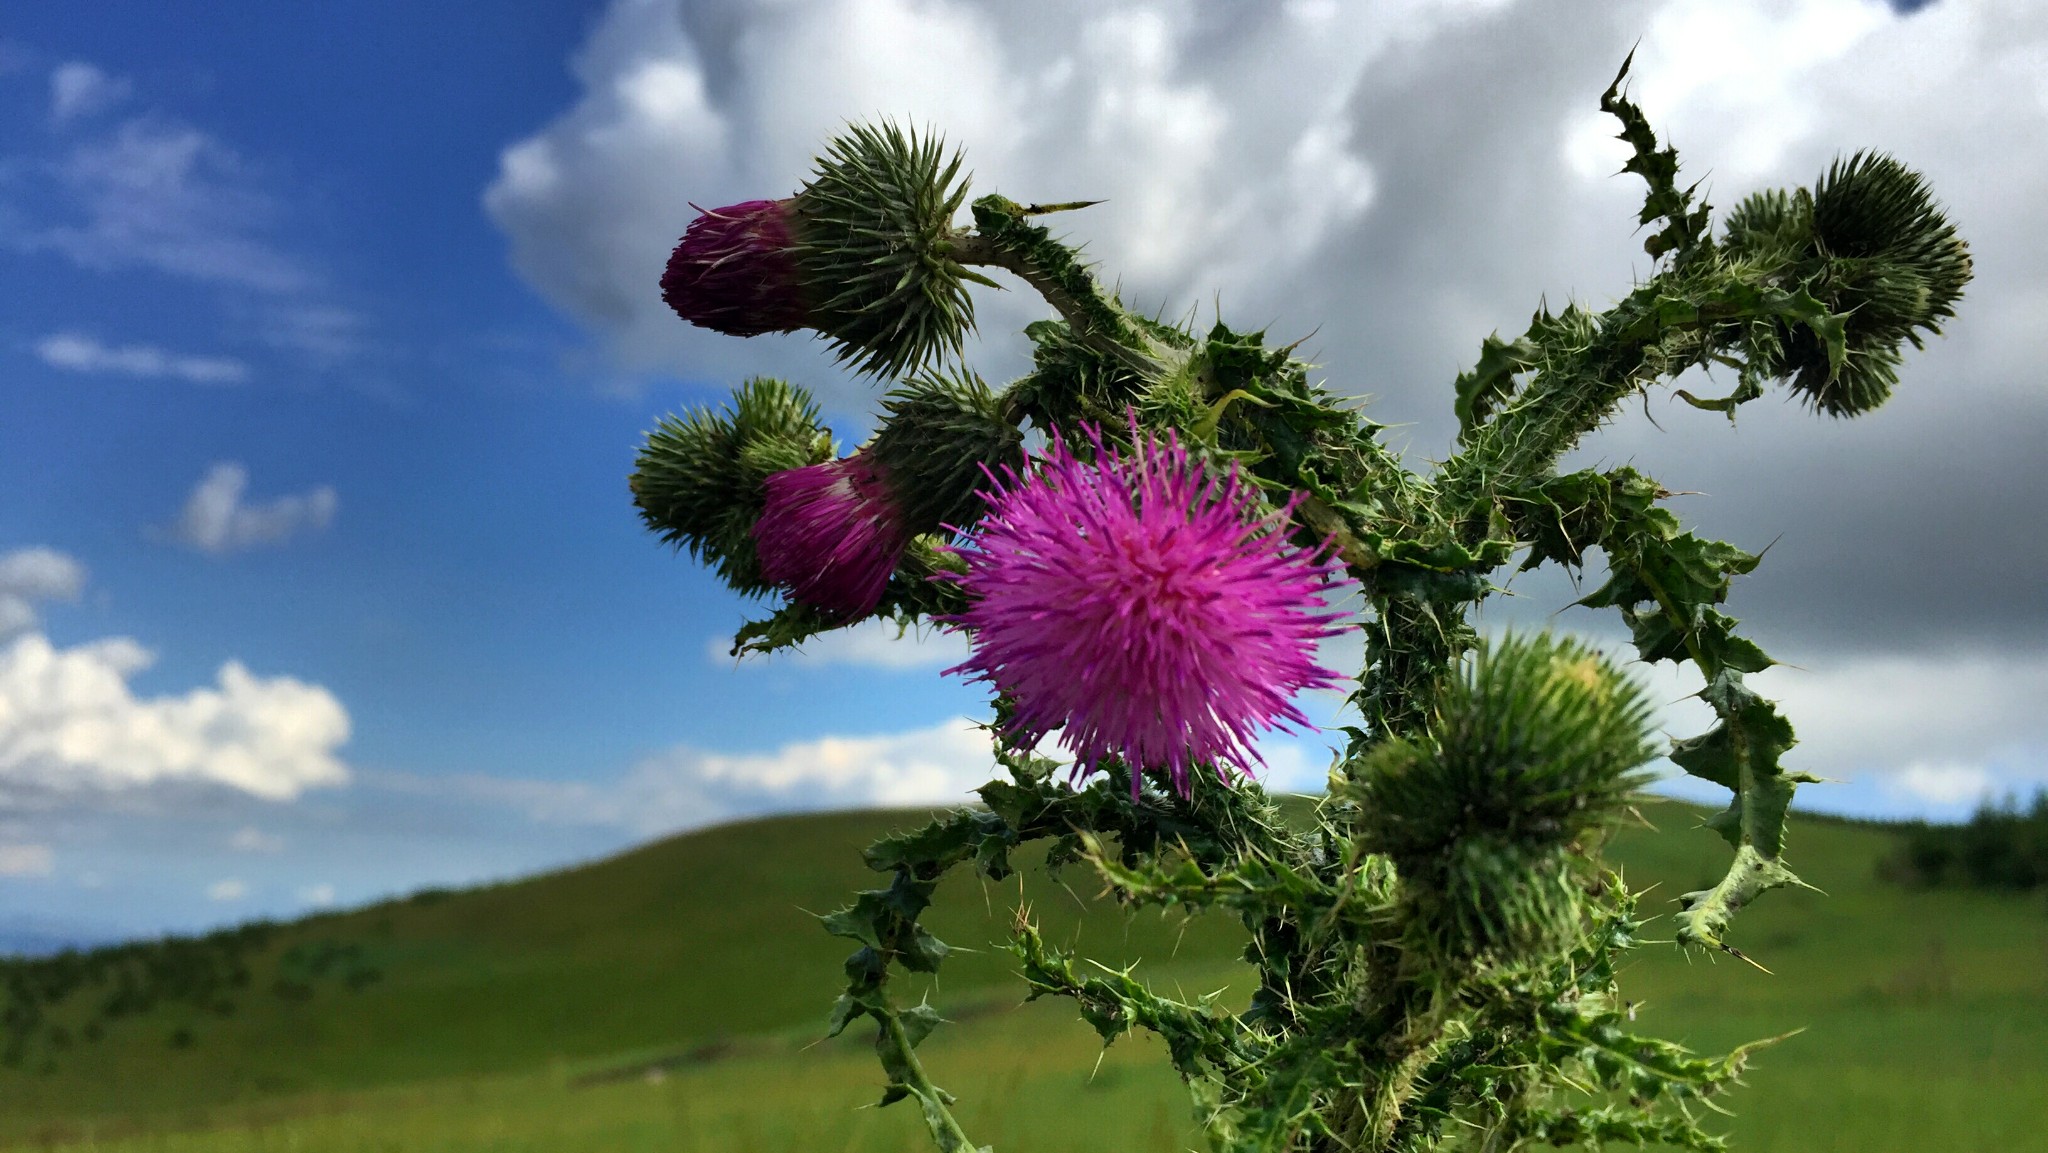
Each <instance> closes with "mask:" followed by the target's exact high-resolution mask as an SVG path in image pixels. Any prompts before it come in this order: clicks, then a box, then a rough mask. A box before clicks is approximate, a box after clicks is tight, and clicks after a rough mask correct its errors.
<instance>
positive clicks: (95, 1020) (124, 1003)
mask: <svg viewBox="0 0 2048 1153" xmlns="http://www.w3.org/2000/svg"><path fill="white" fill-rule="evenodd" d="M274 936H275V931H274V926H272V925H271V924H269V923H268V922H263V921H256V922H252V923H250V924H247V925H243V926H240V927H238V928H233V929H222V930H219V931H218V932H213V933H208V934H206V935H204V936H198V937H180V936H170V937H163V938H161V939H158V940H154V941H137V942H132V943H129V944H122V945H108V946H102V947H100V948H96V949H86V950H66V951H64V952H61V953H57V954H55V955H53V956H48V957H5V958H0V990H4V991H5V993H6V1001H5V1007H4V1008H0V1065H5V1066H8V1067H18V1066H20V1065H22V1064H24V1063H26V1062H29V1061H32V1060H34V1061H37V1062H39V1064H40V1065H41V1066H42V1067H44V1068H46V1069H53V1068H54V1067H55V1064H56V1061H57V1058H58V1056H59V1055H60V1054H62V1053H64V1052H65V1051H66V1050H68V1049H70V1048H71V1047H72V1046H73V1045H74V1044H76V1043H78V1042H81V1041H83V1042H86V1043H93V1042H97V1041H99V1040H100V1039H101V1038H103V1037H104V1036H105V1035H106V1031H107V1029H108V1027H109V1026H111V1025H113V1024H114V1023H115V1022H118V1021H122V1020H124V1019H127V1018H135V1017H143V1016H147V1015H149V1014H151V1013H153V1012H155V1011H156V1010H158V1009H159V1008H161V1007H164V1006H183V1007H186V1008H188V1009H191V1010H195V1011H197V1012H198V1013H200V1014H203V1015H207V1016H211V1017H216V1018H219V1017H231V1016H233V1015H234V1014H235V1012H236V1011H237V1007H238V1001H237V999H236V998H237V997H238V996H239V995H240V994H241V993H242V991H243V990H245V989H247V988H248V987H249V984H250V975H251V971H252V970H251V964H252V961H253V959H254V958H255V957H256V956H257V955H260V954H262V953H263V952H264V951H265V950H266V949H268V948H269V947H270V945H271V943H272V940H273V937H274ZM381 976H382V974H381V973H379V971H378V970H377V969H376V968H375V966H372V965H368V964H365V963H364V962H363V960H362V956H361V950H360V949H359V948H357V947H355V946H353V945H344V944H341V943H339V942H335V941H330V940H321V941H317V942H308V943H303V944H300V945H295V946H293V947H292V949H291V950H290V951H288V952H287V953H286V954H285V956H284V958H283V959H282V962H281V963H280V964H279V965H278V966H277V979H276V981H275V983H274V984H272V985H271V987H270V991H271V992H272V993H274V994H275V995H276V996H277V997H279V998H280V999H283V1000H286V1001H294V1002H297V1001H305V1000H307V999H309V998H311V997H312V996H313V994H314V987H315V984H316V983H317V982H320V981H323V980H326V979H330V978H332V979H336V980H339V981H340V982H341V983H342V984H343V985H345V986H346V987H347V988H349V989H351V990H361V989H363V988H365V987H367V986H369V985H372V984H374V983H376V982H377V980H378V979H379V978H380V977H381ZM86 994H96V995H97V996H96V997H95V998H94V999H93V1001H92V1003H91V1004H89V1005H87V1006H85V1007H84V1008H83V1009H82V1010H78V1009H76V1008H74V1007H73V1002H74V1000H75V999H76V998H78V997H80V996H83V995H86ZM67 1010H68V1011H67ZM169 1038H170V1044H171V1045H172V1047H173V1048H184V1047H187V1046H189V1045H191V1044H192V1043H193V1039H194V1035H193V1032H192V1030H191V1028H190V1027H189V1026H185V1025H180V1026H178V1027H177V1028H176V1029H174V1030H172V1031H171V1033H170V1034H169Z"/></svg>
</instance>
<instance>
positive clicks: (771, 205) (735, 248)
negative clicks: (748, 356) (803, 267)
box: [661, 200, 810, 336]
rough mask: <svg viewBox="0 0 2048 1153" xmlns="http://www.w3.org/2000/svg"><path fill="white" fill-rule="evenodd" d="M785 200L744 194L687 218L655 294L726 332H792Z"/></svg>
mask: <svg viewBox="0 0 2048 1153" xmlns="http://www.w3.org/2000/svg"><path fill="white" fill-rule="evenodd" d="M794 248H795V242H794V240H793V239H792V237H791V236H790V230H789V215H788V209H787V202H786V201H780V200H749V201H746V202H745V203H742V204H734V205H730V206H728V207H725V208H714V209H712V210H711V211H709V212H706V213H704V214H703V215H702V216H699V217H698V218H697V219H695V220H693V221H691V222H690V226H689V228H688V229H686V230H685V231H684V233H683V239H682V243H680V244H678V245H676V250H675V252H674V253H672V254H671V255H670V256H669V258H668V267H667V268H666V269H665V270H663V272H662V274H661V299H662V300H663V301H664V302H665V303H666V304H667V305H668V306H669V307H670V308H672V309H675V311H676V315H677V316H680V317H682V318H683V319H684V320H687V321H689V322H690V323H691V324H695V325H699V326H701V327H704V328H709V329H714V330H716V331H718V332H723V333H726V334H728V335H731V336H759V335H760V334H762V333H764V332H793V331H795V330H797V329H799V328H802V327H804V325H805V323H806V322H807V320H808V318H809V315H810V313H809V309H808V308H806V306H805V304H804V298H803V291H802V281H801V279H800V277H799V273H798V269H797V264H796V257H795V256H794V255H793V253H794Z"/></svg>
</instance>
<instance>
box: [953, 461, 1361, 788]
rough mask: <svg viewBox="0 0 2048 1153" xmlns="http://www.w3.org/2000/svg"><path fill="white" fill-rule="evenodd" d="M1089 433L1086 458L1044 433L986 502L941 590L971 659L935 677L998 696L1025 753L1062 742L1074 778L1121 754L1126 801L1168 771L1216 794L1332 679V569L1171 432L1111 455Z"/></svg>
mask: <svg viewBox="0 0 2048 1153" xmlns="http://www.w3.org/2000/svg"><path fill="white" fill-rule="evenodd" d="M1083 428H1084V429H1087V426H1085V425H1084V426H1083ZM1087 432H1088V437H1089V439H1090V440H1091V441H1092V442H1093V443H1094V445H1095V449H1096V452H1095V460H1094V461H1093V462H1092V463H1089V462H1084V461H1081V460H1079V459H1076V458H1075V457H1074V456H1073V454H1072V453H1070V452H1069V451H1068V450H1067V447H1066V444H1065V442H1064V441H1062V440H1060V439H1059V438H1057V437H1055V438H1054V440H1053V443H1052V447H1051V451H1049V452H1048V453H1047V454H1046V455H1045V457H1044V458H1043V459H1042V460H1041V461H1040V462H1039V463H1038V465H1037V467H1036V468H1035V469H1032V470H1029V471H1028V473H1027V475H1024V476H1021V477H1020V476H1019V475H1018V474H1017V473H1016V472H1014V471H1011V470H1009V469H1005V470H1004V476H1003V477H1002V478H1001V479H999V480H997V482H996V491H994V492H990V493H985V494H984V497H985V499H986V500H987V502H988V512H987V514H986V515H984V516H983V517H982V520H981V522H980V526H979V528H978V529H977V530H976V532H975V535H974V537H973V539H972V542H971V544H970V546H969V547H968V548H965V549H962V550H961V553H960V555H961V556H962V557H963V559H965V561H966V562H967V571H966V573H965V574H963V575H959V576H956V577H951V578H950V579H953V580H956V581H957V582H958V583H959V584H960V585H961V586H962V588H963V589H964V591H965V592H966V593H967V596H968V600H969V604H970V607H969V608H968V609H967V611H965V612H963V613H960V614H958V615H957V616H954V617H951V618H948V623H950V624H952V625H954V626H955V627H956V628H959V629H963V630H965V631H967V632H968V633H969V634H970V636H971V639H972V644H973V655H972V656H971V657H970V658H969V659H968V660H967V661H966V662H965V663H963V664H961V665H959V666H958V667H957V668H953V669H949V670H947V671H948V672H956V673H973V674H974V677H973V679H975V680H980V681H987V682H989V683H990V684H992V685H994V686H995V688H996V689H997V690H999V691H1000V692H1002V693H1005V694H1007V695H1008V696H1009V697H1010V698H1011V699H1012V700H1013V701H1014V702H1015V704H1016V712H1015V715H1014V717H1013V718H1012V720H1011V721H1010V724H1009V729H1010V733H1009V735H1011V736H1012V737H1014V738H1020V739H1021V742H1022V743H1023V744H1025V745H1027V746H1029V745H1032V744H1035V743H1037V742H1038V741H1039V740H1040V739H1042V738H1043V737H1044V736H1045V735H1046V734H1048V733H1050V732H1052V731H1053V730H1055V729H1058V730H1060V731H1061V737H1060V743H1061V744H1062V745H1064V746H1065V747H1066V749H1067V750H1068V751H1069V752H1071V753H1073V754H1074V757H1075V766H1074V768H1075V772H1076V774H1077V775H1084V776H1085V775H1086V774H1088V773H1090V772H1093V771H1095V770H1096V769H1097V768H1098V766H1099V763H1100V762H1101V761H1102V760H1104V759H1105V758H1108V757H1117V758H1121V759H1122V760H1123V761H1124V763H1125V764H1127V765H1129V766H1130V767H1131V768H1132V770H1133V773H1132V778H1131V787H1132V790H1133V792H1135V791H1136V789H1137V781H1138V776H1137V774H1138V772H1139V771H1142V770H1157V769H1164V770H1165V771H1166V773H1167V774H1168V775H1169V776H1170V778H1171V779H1172V782H1173V786H1174V789H1175V791H1177V792H1179V793H1180V794H1181V795H1182V796H1186V795H1187V794H1188V789H1189V783H1188V772H1189V770H1190V768H1191V767H1193V766H1195V765H1198V764H1202V763H1209V764H1213V765H1214V766H1215V768H1216V772H1217V774H1218V775H1219V776H1221V777H1222V778H1223V779H1224V780H1225V781H1226V782H1227V781H1229V780H1230V779H1231V770H1233V769H1234V770H1236V771H1238V772H1248V771H1249V770H1250V767H1251V765H1252V764H1253V763H1255V762H1259V757H1258V754H1257V753H1256V752H1255V751H1254V750H1253V748H1252V746H1251V741H1252V739H1253V737H1254V736H1255V735H1256V734H1257V732H1259V731H1260V730H1264V729H1268V728H1274V727H1278V726H1280V725H1283V724H1285V725H1289V726H1297V727H1302V728H1307V727H1311V726H1310V725H1309V721H1308V718H1307V717H1305V716H1303V715H1302V713H1301V711H1300V710H1299V709H1298V708H1296V707H1295V706H1294V704H1293V703H1292V700H1291V698H1292V697H1293V696H1294V694H1295V693H1297V692H1299V691H1301V690H1303V689H1308V688H1327V687H1332V686H1334V685H1335V684H1336V683H1337V674H1336V673H1334V672H1332V671H1331V670H1329V669H1325V668H1322V667H1320V666H1318V665H1317V664H1316V663H1315V661H1314V655H1315V646H1316V642H1317V641H1318V640H1320V639H1322V638H1323V637H1326V636H1330V635H1332V634H1334V633H1335V632H1336V631H1338V630H1337V629H1336V628H1335V627H1334V626H1332V625H1331V623H1330V620H1331V616H1332V615H1333V614H1331V613H1330V611H1329V610H1328V606H1327V605H1326V604H1325V602H1324V599H1323V593H1324V591H1325V590H1326V589H1328V588H1329V586H1330V579H1331V577H1332V576H1333V575H1335V574H1336V573H1337V572H1339V571H1340V569H1341V567H1342V566H1341V565H1339V564H1338V563H1336V562H1335V561H1334V560H1331V559H1329V558H1328V557H1327V555H1326V554H1321V553H1312V552H1310V551H1307V550H1303V549H1299V548H1295V547H1292V546H1290V545H1289V544H1288V543H1287V542H1286V533H1285V529H1284V525H1285V523H1286V518H1287V516H1288V514H1290V513H1291V512H1292V510H1293V503H1292V502H1290V503H1289V504H1288V505H1287V507H1286V508H1285V509H1283V510H1281V512H1280V514H1279V515H1278V516H1275V517H1271V518H1266V517H1262V516H1261V515H1260V511H1259V497H1258V494H1257V491H1256V490H1255V489H1254V488H1252V487H1251V486H1250V485H1248V484H1246V483H1244V482H1242V481H1241V480H1240V479H1239V477H1238V474H1237V470H1236V469H1235V468H1234V467H1233V468H1232V469H1231V471H1230V473H1229V475H1228V476H1227V477H1224V478H1221V479H1219V478H1218V477H1216V476H1215V475H1213V474H1212V473H1211V472H1210V471H1209V470H1208V469H1206V468H1205V467H1204V466H1203V465H1202V463H1201V462H1200V461H1199V460H1194V459H1191V458H1190V457H1189V456H1188V452H1187V450H1186V449H1185V448H1184V447H1182V446H1181V444H1180V443H1179V441H1178V439H1176V438H1173V437H1171V436H1169V437H1168V439H1167V440H1166V441H1165V442H1164V443H1163V444H1162V443H1161V442H1159V441H1158V440H1156V439H1153V438H1150V437H1147V438H1146V439H1145V440H1144V441H1143V442H1142V443H1141V444H1140V446H1139V447H1138V448H1137V450H1136V451H1135V452H1134V453H1132V454H1131V455H1129V456H1120V455H1118V454H1117V453H1115V452H1113V451H1110V450H1107V449H1105V448H1104V447H1103V444H1102V437H1101V433H1100V432H1099V431H1098V430H1095V429H1087ZM1297 499H1298V498H1297Z"/></svg>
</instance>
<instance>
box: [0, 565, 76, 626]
mask: <svg viewBox="0 0 2048 1153" xmlns="http://www.w3.org/2000/svg"><path fill="white" fill-rule="evenodd" d="M84 588H85V566H84V565H82V564H79V563H78V561H77V560H76V559H74V558H72V557H70V556H67V555H65V554H64V553H61V552H58V551H57V550H56V549H52V548H41V547H36V548H21V549H15V550H14V551H12V552H7V553H0V640H5V639H6V638H7V637H10V636H12V635H14V634H15V633H18V632H21V631H23V630H25V629H31V628H34V627H35V626H36V624H37V623H38V620H39V618H38V615H37V612H36V605H37V604H38V603H40V602H42V601H75V600H77V599H78V594H79V593H80V591H82V590H83V589H84Z"/></svg>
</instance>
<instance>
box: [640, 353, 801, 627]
mask: <svg viewBox="0 0 2048 1153" xmlns="http://www.w3.org/2000/svg"><path fill="white" fill-rule="evenodd" d="M731 407H732V412H731V415H727V414H726V413H723V412H712V411H711V410H709V409H701V408H700V409H695V410H693V411H691V412H689V413H687V414H685V415H684V416H682V417H674V416H670V417H664V418H663V419H662V422H661V425H660V427H659V428H657V429H655V431H653V432H651V433H649V434H648V435H647V444H646V445H645V446H644V447H643V448H642V449H641V450H640V456H639V459H638V460H637V461H636V462H635V463H636V467H635V469H634V472H633V476H632V479H631V481H630V483H631V485H632V489H633V503H634V504H635V505H637V506H639V509H640V516H641V519H642V520H644V521H645V522H646V523H647V527H648V528H650V529H652V530H654V531H655V532H658V533H660V534H661V536H662V539H663V540H665V541H667V542H668V543H670V544H673V545H675V546H676V547H678V548H687V549H688V550H689V551H690V555H691V556H693V557H695V558H697V559H698V560H700V561H703V562H705V563H707V564H710V565H712V566H714V567H715V568H716V569H717V571H718V575H719V576H720V577H722V578H723V579H724V580H725V582H726V583H727V584H729V585H731V586H732V587H733V588H734V589H736V590H738V591H740V592H743V593H762V592H766V591H768V590H769V589H770V588H771V587H773V584H774V582H773V580H772V579H770V578H768V577H766V576H764V575H763V574H762V572H761V567H760V563H759V560H758V558H757V556H756V554H755V551H754V539H753V526H754V522H755V521H756V520H757V519H758V518H759V516H760V513H761V509H762V506H763V503H764V499H765V493H764V489H763V486H764V482H765V481H767V480H768V479H769V478H770V477H771V476H775V475H779V474H781V473H784V472H787V471H789V470H791V469H799V468H802V467H804V466H806V465H809V464H811V463H813V462H815V461H819V460H824V459H830V457H831V455H832V437H831V435H830V434H829V433H827V432H825V431H824V430H823V429H821V428H820V427H819V425H818V406H817V405H816V404H815V403H814V402H813V401H812V400H811V398H810V395H809V394H808V393H806V392H805V391H804V390H803V389H801V388H798V387H796V386H795V385H791V384H785V383H783V382H782V381H779V380H775V379H772V378H769V377H754V378H753V379H751V380H748V381H747V382H746V383H745V384H744V385H742V386H741V387H740V388H739V390H738V391H737V392H736V393H734V396H733V403H732V406H731Z"/></svg>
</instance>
